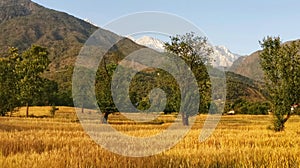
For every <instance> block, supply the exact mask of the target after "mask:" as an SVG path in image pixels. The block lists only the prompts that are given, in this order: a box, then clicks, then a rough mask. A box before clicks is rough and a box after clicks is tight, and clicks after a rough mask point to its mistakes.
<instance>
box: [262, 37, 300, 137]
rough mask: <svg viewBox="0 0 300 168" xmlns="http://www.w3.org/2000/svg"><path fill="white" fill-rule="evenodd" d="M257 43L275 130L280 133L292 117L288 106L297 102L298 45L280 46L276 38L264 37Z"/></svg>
mask: <svg viewBox="0 0 300 168" xmlns="http://www.w3.org/2000/svg"><path fill="white" fill-rule="evenodd" d="M260 44H261V47H262V48H263V51H262V52H261V53H260V60H261V62H260V64H261V66H262V69H263V70H264V73H265V77H266V84H267V87H268V91H269V94H270V100H271V102H272V105H273V109H272V110H273V112H274V115H275V121H274V130H275V131H282V130H284V124H285V122H286V121H287V120H288V119H289V117H290V116H291V115H292V112H291V105H293V104H297V103H299V102H300V95H299V93H300V55H299V51H300V42H291V43H290V44H284V45H283V44H282V42H281V40H280V38H279V37H267V38H264V39H263V41H262V42H260Z"/></svg>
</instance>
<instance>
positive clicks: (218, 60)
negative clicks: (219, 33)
mask: <svg viewBox="0 0 300 168" xmlns="http://www.w3.org/2000/svg"><path fill="white" fill-rule="evenodd" d="M239 57H241V56H240V55H238V54H234V53H232V52H231V51H229V50H228V49H227V48H226V47H225V46H215V47H214V53H213V66H214V67H224V68H229V67H231V66H232V64H233V62H234V61H235V60H237V59H238V58H239Z"/></svg>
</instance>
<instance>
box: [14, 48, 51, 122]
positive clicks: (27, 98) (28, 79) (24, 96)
mask: <svg viewBox="0 0 300 168" xmlns="http://www.w3.org/2000/svg"><path fill="white" fill-rule="evenodd" d="M49 64H50V61H49V59H48V52H47V50H46V48H43V47H40V46H32V47H31V48H29V49H28V50H26V51H24V52H23V53H22V59H21V60H20V61H19V63H18V67H17V68H16V69H17V75H18V76H20V77H21V79H20V80H19V82H18V87H19V89H20V94H19V98H20V100H21V102H22V104H25V105H26V117H28V111H29V105H31V104H32V103H33V101H34V99H35V98H36V97H39V95H41V93H42V91H43V86H44V80H43V78H42V77H41V76H40V75H41V74H42V73H43V72H44V71H45V70H46V69H47V68H48V65H49Z"/></svg>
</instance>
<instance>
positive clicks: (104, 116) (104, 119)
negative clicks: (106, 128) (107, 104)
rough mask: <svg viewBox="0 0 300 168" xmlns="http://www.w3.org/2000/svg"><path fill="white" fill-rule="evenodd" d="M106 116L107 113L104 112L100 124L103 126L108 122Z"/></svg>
mask: <svg viewBox="0 0 300 168" xmlns="http://www.w3.org/2000/svg"><path fill="white" fill-rule="evenodd" d="M108 115H109V113H108V112H105V113H104V115H103V119H102V123H103V124H107V121H108Z"/></svg>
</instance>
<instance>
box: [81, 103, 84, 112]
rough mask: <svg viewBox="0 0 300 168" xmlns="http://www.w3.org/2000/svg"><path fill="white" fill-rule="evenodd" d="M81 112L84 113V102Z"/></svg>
mask: <svg viewBox="0 0 300 168" xmlns="http://www.w3.org/2000/svg"><path fill="white" fill-rule="evenodd" d="M81 113H84V104H83V103H82V105H81Z"/></svg>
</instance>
